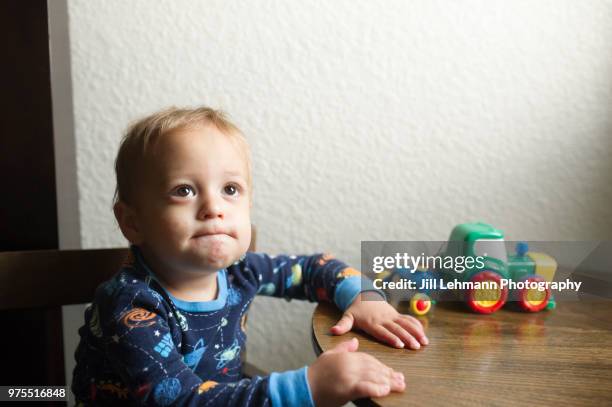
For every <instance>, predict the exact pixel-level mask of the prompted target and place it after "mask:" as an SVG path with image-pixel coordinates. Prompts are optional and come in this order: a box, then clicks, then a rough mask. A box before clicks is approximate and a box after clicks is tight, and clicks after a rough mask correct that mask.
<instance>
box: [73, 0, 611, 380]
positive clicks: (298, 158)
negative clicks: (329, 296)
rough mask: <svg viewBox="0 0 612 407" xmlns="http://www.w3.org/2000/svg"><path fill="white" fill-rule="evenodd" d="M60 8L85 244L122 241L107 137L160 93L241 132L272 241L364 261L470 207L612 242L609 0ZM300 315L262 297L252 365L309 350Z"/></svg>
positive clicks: (253, 323) (524, 229) (523, 232)
mask: <svg viewBox="0 0 612 407" xmlns="http://www.w3.org/2000/svg"><path fill="white" fill-rule="evenodd" d="M68 6H69V7H68V11H69V23H70V48H71V58H72V60H71V67H72V81H73V83H72V86H73V97H74V123H75V135H76V148H77V171H78V186H79V194H80V201H79V210H80V222H81V223H80V224H81V234H82V244H83V247H87V248H93V247H108V246H119V245H122V244H124V241H123V239H122V237H121V235H120V233H119V231H118V229H117V227H116V225H115V223H114V219H113V216H112V211H111V198H112V195H113V188H114V175H113V159H114V156H115V153H116V149H117V146H118V142H119V139H120V137H121V134H122V132H123V130H124V129H125V127H126V125H127V123H128V122H129V121H131V120H133V119H135V118H138V117H140V116H142V115H144V114H146V113H149V112H152V111H154V110H157V109H159V108H162V107H165V106H168V105H171V104H176V105H180V106H184V105H199V104H208V105H211V106H214V107H220V108H223V109H225V110H226V111H228V112H229V113H230V115H231V116H232V117H233V118H234V119H235V121H236V122H237V123H238V124H239V126H240V127H241V128H242V129H243V130H244V132H245V133H246V135H247V137H248V139H249V140H250V142H251V145H252V149H253V156H254V177H255V181H254V182H255V203H254V222H255V224H256V225H257V226H258V228H259V249H261V250H264V251H268V252H304V253H309V252H312V251H320V250H324V251H331V252H332V253H335V254H337V255H338V256H340V257H341V258H343V259H346V260H347V261H349V262H351V263H352V264H355V265H357V264H359V244H360V241H361V240H370V239H389V240H427V239H432V240H442V239H445V238H446V237H447V234H448V233H449V231H450V229H451V228H452V226H453V225H454V224H456V223H459V222H463V221H470V220H476V219H479V220H485V221H488V222H491V223H493V224H495V225H496V226H498V227H500V228H502V229H504V230H505V231H506V232H507V236H508V237H509V238H510V239H512V238H514V239H536V240H537V239H559V240H565V239H596V238H610V237H611V236H612V205H610V203H611V202H612V182H611V181H612V161H611V160H610V153H611V152H612V47H610V43H611V40H612V3H610V2H609V1H588V2H578V1H570V0H567V1H562V0H551V1H511V2H509V1H491V0H482V1H454V0H449V1H412V2H406V1H392V0H377V1H375V0H372V1H348V0H347V1H339V0H335V1H331V2H330V1H323V0H320V1H312V2H304V1H300V0H291V1H252V2H238V1H176V0H174V1H152V0H146V1H145V0H139V1H129V2H127V1H121V0H113V1H109V0H105V1H90V0H87V1H84V0H79V1H76V0H70V1H69V3H68ZM311 311H312V306H310V305H308V304H306V305H304V304H298V303H295V302H294V303H293V304H292V306H291V307H286V306H285V302H284V301H283V300H276V299H272V300H265V299H264V300H260V299H258V300H257V303H256V306H255V307H254V309H253V311H252V313H251V319H250V328H249V329H250V338H249V341H250V342H249V343H250V349H251V350H250V354H249V356H250V357H251V359H252V360H254V361H255V363H258V364H260V365H262V366H266V367H267V368H271V369H287V368H295V367H298V366H300V365H302V364H304V363H307V362H308V361H310V360H312V359H313V353H312V351H311V344H310V332H309V317H310V314H311ZM270 316H273V318H272V319H271V320H267V319H266V318H269V317H270ZM278 321H281V322H283V324H282V326H278V324H277V323H278ZM79 322H80V321H79Z"/></svg>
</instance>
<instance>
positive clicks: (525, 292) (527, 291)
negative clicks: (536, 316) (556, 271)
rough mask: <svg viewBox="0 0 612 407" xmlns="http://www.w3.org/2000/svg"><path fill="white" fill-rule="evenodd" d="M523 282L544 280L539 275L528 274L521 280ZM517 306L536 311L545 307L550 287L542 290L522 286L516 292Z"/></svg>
mask: <svg viewBox="0 0 612 407" xmlns="http://www.w3.org/2000/svg"><path fill="white" fill-rule="evenodd" d="M523 281H524V282H530V281H533V282H538V283H539V282H541V281H546V280H544V279H543V278H542V277H540V276H530V277H527V278H525V279H524V280H523ZM517 298H518V304H519V307H521V309H522V310H523V311H527V312H538V311H542V310H543V309H544V308H546V305H547V304H548V299H549V298H550V289H549V288H546V289H544V290H543V291H538V290H537V289H534V288H524V289H522V290H519V291H518V293H517Z"/></svg>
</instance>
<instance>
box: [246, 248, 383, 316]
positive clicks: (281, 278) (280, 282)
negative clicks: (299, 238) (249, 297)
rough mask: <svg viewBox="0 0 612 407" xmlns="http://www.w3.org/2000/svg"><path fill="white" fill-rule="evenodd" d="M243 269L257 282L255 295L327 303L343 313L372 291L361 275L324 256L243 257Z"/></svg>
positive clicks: (257, 255) (370, 284)
mask: <svg viewBox="0 0 612 407" xmlns="http://www.w3.org/2000/svg"><path fill="white" fill-rule="evenodd" d="M246 264H247V267H248V268H249V269H250V270H251V272H253V273H254V274H255V276H256V278H257V280H258V282H259V286H258V294H261V295H270V296H275V297H284V298H287V299H291V298H296V299H307V300H309V301H313V302H314V301H331V302H333V303H334V304H336V306H337V307H338V308H339V309H341V310H342V311H344V310H346V309H347V308H348V307H349V306H350V305H351V303H352V302H353V301H354V300H355V298H356V297H357V295H358V294H359V293H360V292H363V291H376V292H378V293H380V295H381V296H382V298H385V295H384V294H383V293H382V291H380V290H376V289H375V288H374V286H373V285H372V282H371V281H370V280H369V279H367V278H365V277H363V276H362V275H361V273H360V272H359V271H357V270H355V269H354V268H351V267H349V266H347V265H346V264H344V263H343V262H341V261H339V260H337V259H335V258H333V257H331V256H330V255H327V254H317V255H314V256H285V255H283V256H269V255H267V254H263V253H247V257H246Z"/></svg>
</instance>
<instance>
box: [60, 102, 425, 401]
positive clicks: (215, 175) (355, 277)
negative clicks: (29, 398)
mask: <svg viewBox="0 0 612 407" xmlns="http://www.w3.org/2000/svg"><path fill="white" fill-rule="evenodd" d="M115 170H116V175H117V190H116V196H115V205H114V213H115V217H116V219H117V222H118V224H119V227H120V228H121V232H122V233H123V235H124V236H125V237H126V238H127V240H129V242H130V246H131V247H130V256H129V258H128V259H127V260H126V262H125V264H124V265H123V266H122V268H121V269H120V270H119V271H118V273H117V274H116V275H115V276H114V277H113V278H112V279H111V280H109V281H107V282H106V283H104V284H102V285H100V287H98V289H97V290H96V294H95V298H94V301H93V303H92V305H91V306H90V307H88V309H87V310H86V312H85V325H84V326H83V327H82V328H80V329H79V334H80V336H81V341H80V343H79V346H78V348H77V351H76V355H75V356H76V360H77V365H76V368H75V370H74V379H73V384H72V390H73V392H74V393H75V396H76V399H77V402H78V403H82V404H111V403H112V404H113V405H115V406H118V405H122V404H125V405H134V404H146V405H156V406H166V405H171V404H172V405H209V406H230V405H236V406H245V405H272V406H298V405H300V406H313V405H316V406H323V405H341V404H343V403H346V402H347V401H349V400H352V399H355V398H361V397H380V396H384V395H386V394H388V393H389V392H391V391H403V390H404V387H405V384H404V378H403V376H402V375H401V373H399V372H395V371H393V370H392V369H391V368H389V367H387V366H385V365H383V364H382V363H381V362H379V361H378V360H376V359H375V358H373V357H372V356H369V355H367V354H365V353H360V352H355V351H356V350H357V347H358V343H357V340H356V339H353V340H350V341H346V342H342V343H341V344H339V345H338V346H336V347H335V348H334V349H331V350H329V351H327V352H324V353H323V354H321V356H320V357H319V358H318V359H317V360H316V361H315V362H314V363H313V364H312V365H310V366H308V367H303V368H301V369H298V370H294V371H287V372H282V373H272V374H271V375H269V376H266V377H253V378H251V379H246V378H243V377H242V376H241V371H240V370H241V362H240V352H241V350H242V349H244V345H245V340H246V335H245V331H244V328H245V327H244V325H245V319H246V313H247V310H248V307H249V305H250V304H251V301H252V300H253V297H254V296H255V295H256V294H262V295H273V296H277V297H284V298H287V299H289V298H300V299H308V300H310V301H332V302H333V303H335V304H336V305H337V306H338V308H339V309H341V310H342V311H344V315H343V316H342V318H341V319H340V320H339V321H338V323H337V324H336V325H335V326H334V327H332V333H333V334H335V335H342V334H344V333H346V332H348V331H349V330H351V329H352V328H358V329H361V330H363V331H365V332H367V333H369V334H370V335H372V336H373V337H375V338H377V339H379V340H381V341H382V342H385V343H388V344H390V345H392V346H395V347H398V348H403V347H409V348H412V349H418V348H419V347H420V346H421V345H426V344H427V338H426V336H425V334H424V333H423V328H422V326H421V325H420V323H419V322H418V321H417V320H416V319H414V318H412V317H409V316H406V315H401V314H399V313H397V311H395V309H394V308H392V307H391V306H390V305H388V304H387V303H386V302H385V301H382V298H380V297H379V295H381V294H379V293H378V292H376V291H374V290H373V289H372V288H371V286H370V288H368V287H367V285H363V284H362V278H361V276H360V273H359V272H358V271H356V270H354V269H352V268H349V267H347V266H346V265H345V264H344V263H342V262H340V261H338V260H336V259H334V258H331V257H330V256H328V255H314V256H269V255H266V254H262V253H252V252H247V249H248V247H249V243H250V241H251V222H250V209H251V204H252V199H251V197H252V196H251V194H252V180H251V165H250V154H249V149H248V145H247V143H246V141H245V139H244V137H243V136H242V134H241V132H240V131H239V130H238V128H236V126H234V125H233V124H232V123H231V122H230V121H228V120H227V118H226V117H225V116H224V115H223V114H222V113H220V112H218V111H215V110H213V109H210V108H206V107H202V108H197V109H176V108H171V109H168V110H164V111H162V112H159V113H156V114H153V115H151V116H149V117H146V118H144V119H142V120H140V121H138V122H137V123H135V124H134V125H132V126H131V127H130V128H129V130H128V132H127V134H126V135H125V137H124V138H123V140H122V142H121V147H120V149H119V153H118V155H117V159H116V163H115ZM362 287H366V288H365V289H364V288H362ZM366 296H372V297H378V298H376V299H378V300H379V301H365V299H366V298H365V297H366ZM279 329H284V328H283V327H279Z"/></svg>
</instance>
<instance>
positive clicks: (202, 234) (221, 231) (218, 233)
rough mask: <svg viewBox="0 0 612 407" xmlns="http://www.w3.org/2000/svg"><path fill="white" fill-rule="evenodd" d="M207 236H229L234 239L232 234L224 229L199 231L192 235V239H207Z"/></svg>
mask: <svg viewBox="0 0 612 407" xmlns="http://www.w3.org/2000/svg"><path fill="white" fill-rule="evenodd" d="M207 236H210V237H212V236H229V237H234V236H233V234H232V233H231V232H229V231H227V230H224V229H204V230H200V231H198V232H196V233H195V234H194V235H193V238H194V239H197V238H199V237H207Z"/></svg>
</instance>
